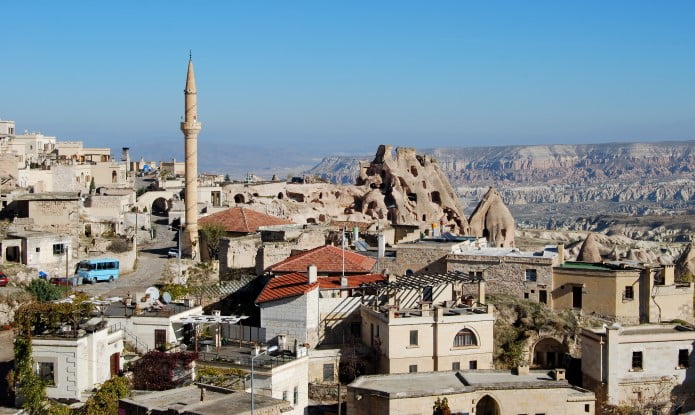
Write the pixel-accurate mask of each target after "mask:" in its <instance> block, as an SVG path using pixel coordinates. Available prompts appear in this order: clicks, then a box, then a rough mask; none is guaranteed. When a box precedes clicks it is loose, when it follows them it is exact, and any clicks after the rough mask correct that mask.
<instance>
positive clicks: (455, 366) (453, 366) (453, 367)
mask: <svg viewBox="0 0 695 415" xmlns="http://www.w3.org/2000/svg"><path fill="white" fill-rule="evenodd" d="M451 370H461V362H453V363H452V364H451Z"/></svg>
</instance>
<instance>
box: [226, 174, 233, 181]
mask: <svg viewBox="0 0 695 415" xmlns="http://www.w3.org/2000/svg"><path fill="white" fill-rule="evenodd" d="M224 181H225V182H231V181H232V178H231V177H229V174H225V175H224Z"/></svg>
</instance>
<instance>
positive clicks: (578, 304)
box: [572, 286, 583, 308]
mask: <svg viewBox="0 0 695 415" xmlns="http://www.w3.org/2000/svg"><path fill="white" fill-rule="evenodd" d="M582 291H583V288H582V287H577V286H574V287H572V308H582Z"/></svg>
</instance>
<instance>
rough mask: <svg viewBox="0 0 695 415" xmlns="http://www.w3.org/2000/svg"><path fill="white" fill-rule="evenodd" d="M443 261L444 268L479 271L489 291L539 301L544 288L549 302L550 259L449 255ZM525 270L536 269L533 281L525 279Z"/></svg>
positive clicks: (551, 278)
mask: <svg viewBox="0 0 695 415" xmlns="http://www.w3.org/2000/svg"><path fill="white" fill-rule="evenodd" d="M445 261H446V271H461V272H464V273H466V274H470V273H474V274H475V275H479V273H482V277H483V278H484V279H485V282H486V286H487V291H488V293H489V294H507V295H513V296H515V297H520V298H526V299H528V300H531V301H534V302H539V301H540V299H539V297H540V292H541V291H545V292H546V296H547V297H546V298H547V303H548V304H550V301H551V299H550V297H551V292H552V289H553V260H552V259H551V258H540V257H539V258H533V257H514V256H484V255H465V254H464V255H458V254H452V255H448V256H447V257H446V260H445ZM527 270H535V275H536V281H527V280H526V274H527V273H526V271H527Z"/></svg>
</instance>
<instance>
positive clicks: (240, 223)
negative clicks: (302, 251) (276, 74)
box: [198, 207, 292, 233]
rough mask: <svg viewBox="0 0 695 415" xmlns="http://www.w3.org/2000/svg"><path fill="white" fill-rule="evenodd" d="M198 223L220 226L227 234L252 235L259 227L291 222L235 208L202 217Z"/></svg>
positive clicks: (250, 210)
mask: <svg viewBox="0 0 695 415" xmlns="http://www.w3.org/2000/svg"><path fill="white" fill-rule="evenodd" d="M198 223H200V224H201V225H203V224H206V223H207V224H211V225H222V226H224V229H225V230H226V231H227V232H238V233H254V232H256V231H258V228H259V227H260V226H272V225H289V224H291V223H292V222H291V221H289V220H287V219H282V218H278V217H276V216H270V215H266V214H265V213H261V212H256V211H255V210H253V209H248V208H243V207H235V208H231V209H227V210H223V211H222V212H217V213H213V214H212V215H208V216H204V217H202V218H200V220H199V221H198Z"/></svg>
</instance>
